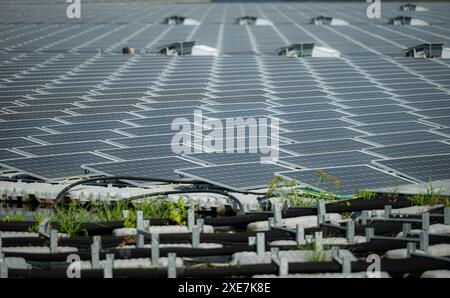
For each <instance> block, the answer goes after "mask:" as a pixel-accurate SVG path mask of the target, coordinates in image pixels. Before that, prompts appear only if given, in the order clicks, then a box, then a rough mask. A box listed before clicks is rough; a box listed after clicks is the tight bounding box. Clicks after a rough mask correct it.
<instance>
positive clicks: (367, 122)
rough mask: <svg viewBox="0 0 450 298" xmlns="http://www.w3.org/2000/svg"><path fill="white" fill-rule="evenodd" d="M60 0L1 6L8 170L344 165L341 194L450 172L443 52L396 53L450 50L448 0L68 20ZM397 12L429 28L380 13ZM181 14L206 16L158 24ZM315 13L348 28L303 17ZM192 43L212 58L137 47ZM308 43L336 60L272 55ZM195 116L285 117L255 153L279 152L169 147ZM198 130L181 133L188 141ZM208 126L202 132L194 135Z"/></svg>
mask: <svg viewBox="0 0 450 298" xmlns="http://www.w3.org/2000/svg"><path fill="white" fill-rule="evenodd" d="M52 2H54V3H52ZM60 2H61V1H58V2H57V1H45V2H42V3H40V2H36V1H29V0H20V1H1V6H2V9H1V11H0V108H1V109H0V165H1V167H2V170H4V171H6V170H18V171H21V172H24V173H27V174H29V175H31V176H35V177H37V178H40V179H44V180H60V179H65V178H69V177H72V176H82V175H85V174H86V172H85V171H86V170H89V174H108V175H119V174H120V175H125V174H127V175H135V176H152V177H154V176H158V175H160V176H164V177H165V178H173V177H179V175H180V174H182V175H184V176H187V177H194V178H197V179H200V180H204V181H207V182H210V183H214V184H217V185H221V186H224V187H228V188H231V189H251V188H255V187H262V186H264V185H266V184H267V182H268V180H270V178H271V177H273V176H274V175H280V173H278V172H283V173H282V175H283V176H286V177H290V178H297V179H299V180H300V182H303V183H305V184H308V185H315V183H314V180H319V179H320V177H318V176H317V171H316V170H317V169H323V170H324V171H326V172H330V173H332V175H335V176H338V177H339V176H342V181H343V187H342V188H340V189H339V190H334V191H336V192H339V193H352V192H354V191H356V189H359V188H364V187H385V186H391V185H393V184H397V183H400V182H405V183H406V182H408V181H416V182H418V181H428V179H429V178H430V177H431V178H432V179H433V180H436V179H450V171H449V170H448V169H449V166H448V156H449V155H448V154H450V116H449V115H450V76H449V74H450V69H449V67H450V62H449V61H450V60H443V59H426V60H423V59H413V58H407V57H403V56H402V55H403V54H402V50H403V49H405V48H408V47H410V46H415V45H418V44H420V43H444V44H448V45H450V29H449V22H450V4H447V3H426V6H427V7H428V8H429V11H428V12H400V11H399V10H398V9H399V6H400V3H391V2H390V3H383V5H382V11H381V18H380V19H369V18H368V17H367V15H366V9H367V5H366V4H364V3H359V4H358V3H337V2H333V3H291V2H288V3H284V2H273V3H271V2H264V3H206V4H197V5H188V4H156V3H148V2H133V3H127V4H126V5H122V4H121V3H120V2H119V1H118V2H110V1H104V2H102V1H90V2H89V3H85V2H82V4H81V5H82V16H81V18H80V19H68V18H67V17H66V8H67V5H66V4H63V3H60ZM400 13H401V14H408V15H412V16H416V17H417V18H420V19H422V20H425V21H427V22H429V23H430V24H432V26H426V27H414V26H392V25H388V24H387V22H388V20H389V19H390V18H391V17H394V16H397V15H398V14H400ZM176 14H179V15H183V16H186V17H190V18H193V19H196V20H198V21H200V22H201V25H199V26H183V25H177V26H174V25H172V26H170V25H165V24H161V21H162V19H163V18H164V17H166V16H168V15H176ZM243 15H255V16H258V17H262V18H266V19H269V20H270V21H272V22H273V26H239V25H236V24H234V20H235V18H236V17H239V16H243ZM319 15H330V16H333V17H337V18H341V19H344V20H346V21H348V22H349V23H350V24H349V25H348V26H339V27H336V26H314V25H311V24H309V21H310V19H311V18H313V17H316V16H319ZM190 40H196V41H197V42H198V43H200V44H204V45H207V46H210V47H215V48H217V49H218V50H219V52H220V53H221V55H220V56H219V57H206V56H204V57H194V56H178V57H165V56H157V55H153V54H145V53H143V52H144V51H146V52H152V51H154V50H155V49H157V48H158V47H160V46H162V45H164V44H168V43H171V42H177V41H190ZM310 42H313V43H315V44H316V45H318V46H325V47H330V48H334V49H336V50H338V51H340V52H341V57H340V58H302V59H295V58H287V57H281V56H277V52H276V49H278V48H280V47H282V46H284V45H288V44H292V43H310ZM123 47H134V48H137V49H138V54H136V55H124V54H122V53H121V49H122V48H123ZM194 111H197V112H199V111H201V112H202V116H203V117H204V120H205V119H208V120H213V119H224V118H228V117H242V118H244V119H248V118H249V117H254V118H256V119H258V120H264V121H266V123H269V125H270V123H272V124H273V122H271V121H273V119H279V121H280V125H279V126H280V131H279V135H274V134H271V135H270V138H267V139H265V140H264V141H266V144H265V146H266V147H265V149H270V148H276V146H277V144H276V143H279V149H280V151H281V152H279V160H278V161H277V160H276V159H274V162H273V163H272V164H261V163H260V158H261V157H262V156H264V154H262V153H261V152H257V154H255V153H249V152H248V151H250V149H251V148H253V147H252V145H251V144H250V141H251V139H249V138H246V139H244V140H243V141H244V142H243V143H240V141H239V140H238V139H236V140H235V141H233V142H232V143H233V144H241V145H239V146H237V147H236V148H240V149H245V151H246V152H247V153H246V154H243V153H237V152H236V150H237V149H236V148H235V149H236V150H231V151H232V153H233V154H226V153H214V154H208V153H204V152H203V153H202V152H197V151H195V152H183V153H178V152H174V150H173V148H172V143H173V142H172V141H173V137H174V134H175V133H176V131H174V130H172V128H173V127H172V122H173V120H174V119H175V118H179V119H181V120H182V119H184V120H186V121H191V122H193V121H194V120H195V116H194ZM195 127H196V126H195V125H193V126H192V127H191V128H192V130H191V131H190V132H188V133H187V134H186V136H185V138H186V140H190V141H191V142H192V143H193V144H194V147H195V146H196V143H195V140H196V137H198V135H199V132H198V131H196V130H195ZM196 128H198V127H196ZM258 128H261V125H258ZM249 130H250V128H249ZM209 132H211V131H209ZM209 132H208V131H205V132H202V133H203V134H204V135H203V138H202V140H204V139H205V136H206V137H207V135H208V133H209ZM269 132H271V133H272V132H273V131H272V130H270V129H269ZM228 139H229V138H228V137H227V136H226V134H224V135H221V137H219V138H218V139H217V140H216V141H218V142H219V144H217V143H214V144H210V145H209V146H207V147H208V148H209V149H211V148H212V147H214V146H218V145H220V143H222V145H223V144H225V143H226V142H227V140H228ZM241 141H242V140H241ZM258 141H262V140H258ZM230 144H231V143H230ZM257 144H260V143H257ZM197 145H198V143H197ZM273 146H275V147H273ZM196 148H197V149H199V148H198V147H196ZM272 153H273V151H272ZM266 154H267V152H266ZM394 174H395V175H397V176H394ZM398 176H403V177H408V179H409V180H404V179H401V178H399V177H398Z"/></svg>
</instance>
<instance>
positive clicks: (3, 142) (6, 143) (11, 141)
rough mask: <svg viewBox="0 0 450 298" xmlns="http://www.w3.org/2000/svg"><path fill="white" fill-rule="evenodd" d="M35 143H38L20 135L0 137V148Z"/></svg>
mask: <svg viewBox="0 0 450 298" xmlns="http://www.w3.org/2000/svg"><path fill="white" fill-rule="evenodd" d="M37 144H39V143H38V142H33V141H31V140H29V139H26V138H20V137H19V138H5V139H0V148H14V147H23V146H32V145H37Z"/></svg>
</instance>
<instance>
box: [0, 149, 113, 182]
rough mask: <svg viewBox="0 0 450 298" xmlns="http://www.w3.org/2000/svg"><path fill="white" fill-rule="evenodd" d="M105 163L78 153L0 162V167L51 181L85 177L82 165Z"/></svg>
mask: <svg viewBox="0 0 450 298" xmlns="http://www.w3.org/2000/svg"><path fill="white" fill-rule="evenodd" d="M104 161H107V159H106V158H103V157H100V156H97V155H94V154H91V153H76V154H65V155H49V156H42V157H27V158H20V159H10V160H0V165H1V166H2V167H6V168H11V169H15V170H18V171H21V172H24V173H27V174H30V175H32V176H34V177H37V178H40V179H43V180H49V181H50V180H57V179H58V180H59V179H65V178H69V177H74V176H84V175H85V170H83V169H82V168H81V165H82V164H85V163H98V162H104Z"/></svg>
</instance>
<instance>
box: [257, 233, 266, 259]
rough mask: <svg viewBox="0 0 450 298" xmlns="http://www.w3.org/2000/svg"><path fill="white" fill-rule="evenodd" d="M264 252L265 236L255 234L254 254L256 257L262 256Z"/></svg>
mask: <svg viewBox="0 0 450 298" xmlns="http://www.w3.org/2000/svg"><path fill="white" fill-rule="evenodd" d="M265 251H266V243H265V234H264V233H257V234H256V254H257V255H258V256H263V255H264V252H265Z"/></svg>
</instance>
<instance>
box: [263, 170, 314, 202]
mask: <svg viewBox="0 0 450 298" xmlns="http://www.w3.org/2000/svg"><path fill="white" fill-rule="evenodd" d="M266 197H267V198H279V199H280V200H281V203H283V204H284V203H285V202H289V203H290V206H292V207H312V206H315V205H316V202H315V201H314V200H313V198H311V197H312V196H311V195H310V194H307V193H305V192H302V191H301V190H300V189H299V188H298V186H297V181H296V180H295V179H294V180H285V179H283V178H281V177H275V178H273V179H271V180H270V181H269V183H268V191H267V193H266Z"/></svg>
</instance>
